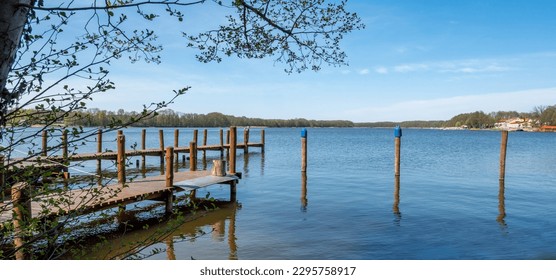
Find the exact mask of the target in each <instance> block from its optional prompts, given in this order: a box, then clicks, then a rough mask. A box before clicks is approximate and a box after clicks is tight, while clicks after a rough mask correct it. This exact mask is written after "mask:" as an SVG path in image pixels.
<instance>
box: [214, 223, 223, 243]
mask: <svg viewBox="0 0 556 280" xmlns="http://www.w3.org/2000/svg"><path fill="white" fill-rule="evenodd" d="M225 222H226V220H219V221H218V222H216V223H214V224H212V238H213V239H214V240H218V241H224V235H225V234H226V227H225Z"/></svg>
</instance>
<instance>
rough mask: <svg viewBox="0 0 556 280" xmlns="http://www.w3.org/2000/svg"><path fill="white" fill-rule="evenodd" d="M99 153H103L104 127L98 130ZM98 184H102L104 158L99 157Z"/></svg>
mask: <svg viewBox="0 0 556 280" xmlns="http://www.w3.org/2000/svg"><path fill="white" fill-rule="evenodd" d="M97 153H98V154H100V153H102V128H99V129H98V131H97ZM97 179H98V180H97V184H98V185H99V186H100V185H102V159H101V158H100V157H99V158H98V159H97Z"/></svg>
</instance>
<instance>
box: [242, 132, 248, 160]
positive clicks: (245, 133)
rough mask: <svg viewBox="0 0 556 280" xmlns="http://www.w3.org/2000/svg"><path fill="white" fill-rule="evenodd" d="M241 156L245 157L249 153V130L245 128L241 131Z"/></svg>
mask: <svg viewBox="0 0 556 280" xmlns="http://www.w3.org/2000/svg"><path fill="white" fill-rule="evenodd" d="M243 144H244V145H245V146H244V147H243V154H245V155H247V154H248V153H249V128H248V127H246V128H244V129H243Z"/></svg>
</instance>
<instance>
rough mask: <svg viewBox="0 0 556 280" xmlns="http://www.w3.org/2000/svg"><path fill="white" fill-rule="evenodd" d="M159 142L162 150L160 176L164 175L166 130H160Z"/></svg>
mask: <svg viewBox="0 0 556 280" xmlns="http://www.w3.org/2000/svg"><path fill="white" fill-rule="evenodd" d="M158 142H159V144H160V145H159V148H160V175H162V174H164V130H162V129H160V130H158Z"/></svg>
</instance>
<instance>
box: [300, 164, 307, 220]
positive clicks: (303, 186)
mask: <svg viewBox="0 0 556 280" xmlns="http://www.w3.org/2000/svg"><path fill="white" fill-rule="evenodd" d="M307 202H308V200H307V172H301V211H303V212H305V211H307Z"/></svg>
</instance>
